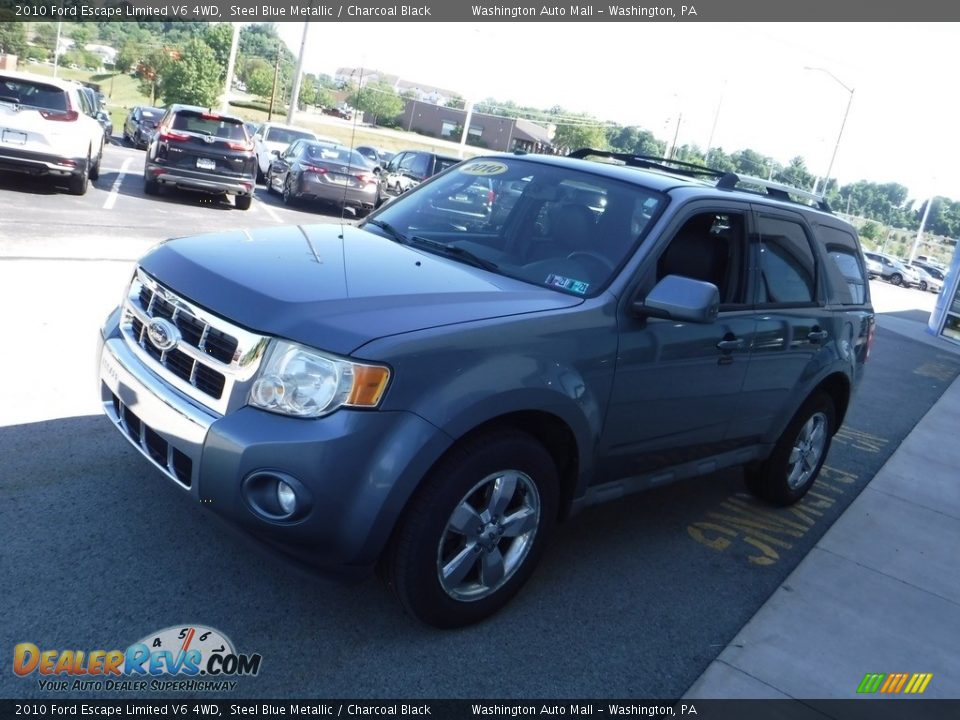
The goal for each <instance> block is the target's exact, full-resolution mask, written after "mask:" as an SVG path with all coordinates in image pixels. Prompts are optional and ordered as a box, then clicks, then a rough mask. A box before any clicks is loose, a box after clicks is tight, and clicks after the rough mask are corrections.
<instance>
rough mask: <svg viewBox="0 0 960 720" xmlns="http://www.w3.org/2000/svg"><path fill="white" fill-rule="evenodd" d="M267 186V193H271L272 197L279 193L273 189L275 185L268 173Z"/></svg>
mask: <svg viewBox="0 0 960 720" xmlns="http://www.w3.org/2000/svg"><path fill="white" fill-rule="evenodd" d="M266 185H267V192H268V193H270V194H271V195H272V194H275V193H276V192H277V191H276V190H274V189H273V183H272V182H271V180H270V173H267V177H266Z"/></svg>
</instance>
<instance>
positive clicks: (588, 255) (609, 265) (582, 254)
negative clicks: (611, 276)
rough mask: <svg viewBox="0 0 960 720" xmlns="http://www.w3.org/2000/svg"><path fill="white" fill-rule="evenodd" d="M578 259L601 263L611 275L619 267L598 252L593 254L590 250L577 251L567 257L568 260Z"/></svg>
mask: <svg viewBox="0 0 960 720" xmlns="http://www.w3.org/2000/svg"><path fill="white" fill-rule="evenodd" d="M578 258H584V259H586V260H591V261H593V262H595V263H599V264H600V265H602V266H603V267H604V269H605V270H608V271H610V272H611V273H612V272H613V271H614V270H616V269H617V266H616V265H614V264H613V262H611V261H610V259H609V258H607V257H605V256H603V255H601V254H600V253H598V252H591V251H589V250H576V251H574V252H572V253H570V254H569V255H567V260H576V259H578Z"/></svg>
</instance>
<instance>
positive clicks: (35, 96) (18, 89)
mask: <svg viewBox="0 0 960 720" xmlns="http://www.w3.org/2000/svg"><path fill="white" fill-rule="evenodd" d="M0 102H8V103H18V104H20V105H28V106H30V107H35V108H40V109H42V110H58V111H60V112H64V111H66V110H68V109H69V108H68V107H67V94H66V93H65V92H64V91H63V90H61V89H60V88H58V87H55V86H53V85H47V84H46V83H41V82H34V81H32V80H20V79H18V78H11V77H3V76H2V75H0Z"/></svg>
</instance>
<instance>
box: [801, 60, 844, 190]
mask: <svg viewBox="0 0 960 720" xmlns="http://www.w3.org/2000/svg"><path fill="white" fill-rule="evenodd" d="M803 69H804V70H817V71H819V72H822V73H826V74H827V75H829V76H830V77H832V78H833V80H834V82H836V83H837V84H838V85H839V86H840V87H842V88H843V89H844V90H846V91H847V92H848V93H850V97H849V99H848V100H847V109H846V110H845V111H844V113H843V122H841V123H840V133H839V134H838V135H837V144H836V145H834V146H833V155H831V156H830V165H829V166H828V167H827V174H826V175H825V176H824V177H823V191H824V194H825V193H826V190H827V185H829V184H830V173H831V172H833V161H834V160H836V159H837V150H839V149H840V139H841V138H842V137H843V128H844V127H846V124H847V115H849V114H850V105H851V104H852V103H853V88H851V87H847V86H846V84H845V83H844V82H843V81H842V80H841V79H840V78H838V77H837V76H836V75H834V74H833V73H832V72H830V71H829V70H827V69H826V68H822V67H809V66H805V67H804V68H803ZM814 192H816V190H814Z"/></svg>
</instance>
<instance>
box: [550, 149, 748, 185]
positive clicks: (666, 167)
mask: <svg viewBox="0 0 960 720" xmlns="http://www.w3.org/2000/svg"><path fill="white" fill-rule="evenodd" d="M567 157H572V158H579V159H581V160H582V159H584V158H588V157H601V158H604V157H605V158H611V159H612V160H620V161H621V162H622V163H624V164H625V165H628V166H629V167H636V168H644V169H648V170H660V171H661V172H667V173H672V174H674V175H685V176H687V177H711V178H720V179H722V178H723V177H725V176H726V175H728V174H730V173H726V172H724V171H723V170H714V169H713V168H710V167H707V166H706V165H697V164H696V163H688V162H683V161H682V160H672V159H671V158H662V157H655V156H653V155H635V154H634V153H621V152H610V151H609V150H595V149H594V148H580V149H579V150H574V151H573V152H572V153H570V154H569V155H567Z"/></svg>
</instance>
